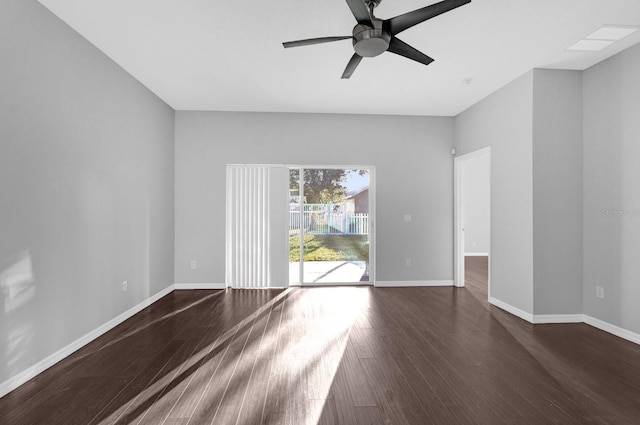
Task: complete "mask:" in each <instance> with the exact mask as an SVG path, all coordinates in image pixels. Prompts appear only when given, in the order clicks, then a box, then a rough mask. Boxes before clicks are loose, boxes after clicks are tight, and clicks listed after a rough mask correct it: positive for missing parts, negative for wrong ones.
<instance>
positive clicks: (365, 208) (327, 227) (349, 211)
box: [289, 167, 373, 285]
mask: <svg viewBox="0 0 640 425" xmlns="http://www.w3.org/2000/svg"><path fill="white" fill-rule="evenodd" d="M372 171H373V170H372V169H370V168H365V167H362V168H319V167H318V168H291V169H290V172H289V284H290V285H325V284H341V283H349V284H354V283H365V282H368V281H369V279H370V272H371V256H372V255H371V252H370V250H371V245H372V244H371V240H372V239H371V232H372V229H373V225H372V224H373V223H372V219H371V212H370V205H372V202H370V192H371V193H372V192H373V191H372V184H371V183H372Z"/></svg>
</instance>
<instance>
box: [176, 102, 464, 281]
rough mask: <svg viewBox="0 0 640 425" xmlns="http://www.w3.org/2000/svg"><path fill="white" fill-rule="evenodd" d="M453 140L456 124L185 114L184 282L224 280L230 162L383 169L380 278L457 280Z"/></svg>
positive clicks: (181, 120)
mask: <svg viewBox="0 0 640 425" xmlns="http://www.w3.org/2000/svg"><path fill="white" fill-rule="evenodd" d="M452 141H453V119H451V118H426V117H401V116H364V115H362V116H361V115H321V114H275V113H273V114H269V113H218V112H177V113H176V255H175V258H176V264H175V270H176V283H223V282H224V281H225V166H226V164H229V163H256V164H283V163H286V164H302V165H304V164H309V165H325V164H329V165H330V164H335V165H373V166H375V167H376V184H377V187H376V189H377V193H376V196H377V204H376V208H377V211H376V217H377V228H376V231H377V233H376V243H377V276H376V280H378V281H393V280H399V281H403V280H405V281H406V280H451V279H452V274H453V271H452V269H453V266H452V263H453V254H452V249H453V246H452V244H453V241H452V240H453V237H452V234H453V233H452V232H453V230H452V225H453V224H452V216H453V211H452V202H453V194H452V191H453V189H452V187H453V182H452V173H453V160H452V157H451V152H450V151H451V147H452ZM404 214H411V215H412V218H413V220H412V222H410V223H405V222H403V215H404ZM405 258H411V260H412V264H411V266H410V267H406V266H405ZM190 260H196V261H197V264H198V268H197V269H195V270H192V269H190V267H189V262H190Z"/></svg>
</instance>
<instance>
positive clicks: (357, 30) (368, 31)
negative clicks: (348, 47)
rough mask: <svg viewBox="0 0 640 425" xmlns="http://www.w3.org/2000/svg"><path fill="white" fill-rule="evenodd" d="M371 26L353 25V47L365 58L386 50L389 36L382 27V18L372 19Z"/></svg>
mask: <svg viewBox="0 0 640 425" xmlns="http://www.w3.org/2000/svg"><path fill="white" fill-rule="evenodd" d="M371 23H372V24H373V28H371V27H370V26H367V25H362V24H358V25H356V26H355V27H353V49H354V50H355V51H356V53H357V54H358V55H360V56H362V57H365V58H372V57H374V56H378V55H379V54H381V53H383V52H386V51H387V49H388V48H389V41H390V40H391V36H390V35H389V33H388V32H386V31H384V29H383V28H382V24H383V22H382V20H380V19H375V18H374V19H372V20H371Z"/></svg>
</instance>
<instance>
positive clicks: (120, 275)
mask: <svg viewBox="0 0 640 425" xmlns="http://www.w3.org/2000/svg"><path fill="white" fill-rule="evenodd" d="M0 58H1V66H0V383H2V382H4V381H6V380H7V379H8V378H10V377H12V376H15V375H16V373H19V372H21V371H23V370H24V369H25V368H27V367H30V366H32V365H33V364H35V363H36V362H38V361H40V360H42V359H43V358H45V357H47V356H49V355H51V354H53V353H55V352H56V351H57V350H59V349H61V348H63V347H64V346H66V345H68V344H69V343H71V342H73V341H75V340H76V339H78V338H80V337H82V336H83V335H85V334H87V333H88V332H90V331H92V330H94V329H96V328H98V327H99V326H100V325H103V324H104V323H106V322H107V321H109V320H110V319H113V318H114V317H116V316H118V315H119V314H121V313H123V312H124V311H126V310H128V309H129V308H131V307H132V306H134V305H136V304H138V303H140V302H142V301H144V300H146V299H147V298H148V297H149V296H150V295H152V294H155V293H157V292H158V291H160V290H162V289H164V288H166V287H167V286H168V285H170V284H172V283H173V238H174V229H173V226H174V216H173V204H174V198H173V168H174V148H173V137H174V131H173V130H174V112H173V110H172V109H171V108H170V107H168V106H167V105H166V104H164V103H163V102H162V101H160V100H159V99H158V98H157V97H156V96H154V95H153V94H152V93H150V92H149V91H148V90H147V89H145V88H144V87H143V86H142V85H140V83H138V82H137V81H135V80H134V79H133V78H132V77H131V76H130V75H128V74H126V73H125V72H124V71H123V70H122V69H120V68H119V67H118V66H117V65H116V64H114V63H113V62H112V61H110V60H109V59H108V58H107V57H106V56H104V55H103V54H102V53H101V52H99V51H98V50H97V49H95V48H94V47H93V46H91V45H90V44H89V43H88V42H87V41H86V40H84V39H83V38H82V37H80V36H79V35H78V34H77V33H75V32H74V31H73V30H71V29H70V28H68V27H67V26H66V25H65V24H63V23H62V22H61V21H60V20H58V19H57V18H56V17H54V16H53V15H52V14H51V13H50V12H48V11H47V10H46V9H45V8H44V7H42V6H41V5H40V4H39V3H37V2H36V1H35V0H3V1H2V2H0ZM124 280H128V282H129V290H128V291H127V292H123V291H122V281H124Z"/></svg>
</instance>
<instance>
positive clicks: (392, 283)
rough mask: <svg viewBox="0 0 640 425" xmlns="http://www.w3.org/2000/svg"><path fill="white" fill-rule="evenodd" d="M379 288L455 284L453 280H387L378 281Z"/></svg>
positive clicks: (376, 284)
mask: <svg viewBox="0 0 640 425" xmlns="http://www.w3.org/2000/svg"><path fill="white" fill-rule="evenodd" d="M375 286H376V287H379V288H403V287H409V286H411V287H416V286H453V280H387V281H377V282H376V283H375Z"/></svg>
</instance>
